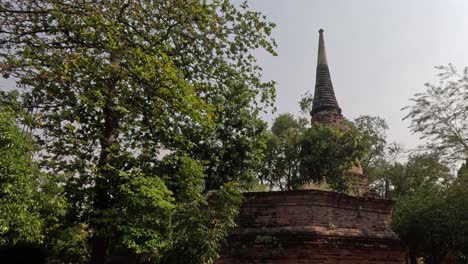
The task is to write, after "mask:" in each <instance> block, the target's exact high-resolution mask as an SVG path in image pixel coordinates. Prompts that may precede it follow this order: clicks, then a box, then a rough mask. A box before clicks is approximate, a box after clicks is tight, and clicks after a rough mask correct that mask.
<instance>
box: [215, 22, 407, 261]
mask: <svg viewBox="0 0 468 264" xmlns="http://www.w3.org/2000/svg"><path fill="white" fill-rule="evenodd" d="M311 117H312V125H314V124H321V125H330V126H335V127H338V128H339V129H347V128H346V126H345V124H344V118H343V115H342V110H341V108H340V107H339V105H338V102H337V100H336V97H335V92H334V89H333V84H332V81H331V77H330V70H329V67H328V62H327V55H326V49H325V41H324V36H323V30H322V29H320V31H319V48H318V59H317V72H316V84H315V93H314V101H313V107H312V111H311ZM352 172H353V173H355V174H356V175H357V177H358V179H359V180H358V184H357V188H359V189H360V190H362V191H363V192H366V191H367V189H368V183H367V178H366V177H365V176H364V175H363V173H362V169H361V167H360V166H355V167H353V169H352ZM244 196H245V201H244V203H243V205H242V206H241V208H240V213H239V216H238V219H237V221H236V222H237V227H236V228H235V229H234V230H232V231H231V233H230V235H229V237H228V239H227V244H226V245H225V246H224V247H223V249H222V251H221V256H220V258H219V260H218V261H217V262H216V263H217V264H257V263H258V264H260V263H262V264H293V263H294V264H302V263H308V264H315V263H317V264H318V263H321V264H332V263H342V264H345V263H346V264H348V263H349V264H354V263H355V264H357V263H375V264H383V263H388V264H393V263H395V264H396V263H398V264H401V263H404V261H405V256H406V247H405V246H404V245H403V244H402V242H401V240H400V239H399V238H398V236H397V235H396V234H395V233H394V232H393V231H392V230H391V219H392V211H393V204H394V203H393V201H391V200H386V199H379V198H375V197H371V196H366V195H363V196H359V197H358V196H350V195H347V194H343V193H337V192H329V191H319V190H295V191H281V192H280V191H277V192H252V193H245V194H244Z"/></svg>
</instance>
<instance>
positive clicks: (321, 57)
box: [311, 29, 341, 116]
mask: <svg viewBox="0 0 468 264" xmlns="http://www.w3.org/2000/svg"><path fill="white" fill-rule="evenodd" d="M319 34H320V36H319V48H318V56H317V74H316V80H315V93H314V102H313V105H312V111H311V115H312V116H314V115H315V114H317V113H319V112H328V113H337V114H341V108H340V107H339V106H338V102H337V101H336V97H335V92H334V91H333V84H332V81H331V77H330V71H329V69H328V62H327V52H326V49H325V40H324V38H323V29H320V30H319Z"/></svg>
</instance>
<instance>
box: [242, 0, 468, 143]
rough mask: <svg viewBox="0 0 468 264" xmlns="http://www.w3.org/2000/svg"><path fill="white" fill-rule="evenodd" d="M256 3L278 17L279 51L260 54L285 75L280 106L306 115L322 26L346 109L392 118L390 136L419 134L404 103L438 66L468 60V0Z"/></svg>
mask: <svg viewBox="0 0 468 264" xmlns="http://www.w3.org/2000/svg"><path fill="white" fill-rule="evenodd" d="M250 7H251V8H253V9H255V10H258V11H261V12H262V13H264V14H266V15H267V17H268V19H269V20H270V21H273V22H275V23H276V24H277V27H276V29H275V30H274V37H275V38H276V40H277V42H278V53H279V56H278V57H271V56H268V55H266V54H265V53H259V54H257V57H258V60H259V62H260V64H261V65H262V67H263V69H264V78H265V79H266V80H270V79H272V80H275V81H277V82H278V86H277V100H276V107H277V109H278V112H277V113H276V114H279V113H283V112H291V113H295V114H297V115H299V106H298V101H299V99H300V98H301V95H302V94H304V93H305V92H306V91H311V92H312V93H313V89H314V85H315V67H316V60H317V48H318V29H319V28H323V29H324V30H325V32H324V34H325V45H326V48H327V57H328V64H329V67H330V72H331V76H332V81H333V85H334V88H335V94H336V97H337V100H338V103H339V104H340V107H341V108H342V109H343V114H344V115H345V116H346V117H348V118H350V119H352V118H355V117H357V116H359V115H361V114H369V115H377V116H381V117H383V118H385V119H386V120H387V123H388V124H389V127H390V129H389V132H388V136H389V141H397V142H399V143H402V144H403V145H405V146H406V147H408V148H412V147H415V146H416V145H418V142H419V140H418V137H417V136H415V135H411V133H410V132H409V129H408V128H407V126H408V123H409V122H408V121H402V118H403V117H404V116H405V113H404V112H402V111H400V109H401V108H402V107H404V106H406V105H408V104H410V101H409V99H410V98H411V97H412V95H413V94H414V93H416V92H421V91H423V89H424V83H427V82H437V80H438V79H437V78H436V77H435V75H436V74H437V71H436V70H435V69H434V66H437V65H447V64H448V63H453V64H454V65H455V66H456V67H457V68H459V69H463V67H465V66H468V1H466V0H411V1H409V0H398V1H396V0H392V1H385V0H326V1H318V0H252V1H250ZM276 114H275V115H276ZM266 119H268V120H271V119H272V116H271V115H268V116H266Z"/></svg>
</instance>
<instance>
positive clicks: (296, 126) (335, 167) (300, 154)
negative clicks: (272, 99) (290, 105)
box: [259, 114, 370, 192]
mask: <svg viewBox="0 0 468 264" xmlns="http://www.w3.org/2000/svg"><path fill="white" fill-rule="evenodd" d="M307 124H308V121H306V120H305V119H295V118H294V117H293V116H292V115H291V114H282V115H279V116H278V117H277V118H276V119H275V120H274V122H273V125H272V127H271V132H270V133H269V134H268V140H267V154H266V157H265V160H264V167H263V169H262V170H261V171H260V173H259V179H260V181H261V182H262V183H263V184H268V185H269V186H270V188H275V187H277V188H279V189H280V190H292V189H302V188H308V186H309V187H310V186H311V185H314V184H315V185H317V184H326V185H327V186H329V188H331V189H333V190H337V191H342V192H346V191H350V190H351V187H352V184H353V182H354V181H355V180H356V179H355V176H353V175H352V174H350V173H348V171H349V170H350V169H351V167H352V166H353V165H357V161H358V160H360V159H361V158H362V157H364V155H365V153H367V151H368V148H369V147H368V146H369V145H370V142H369V140H368V139H367V138H366V136H365V134H363V133H360V132H358V131H357V130H356V129H354V126H352V125H351V124H350V125H349V129H344V130H340V129H338V128H335V127H331V126H323V125H320V124H313V125H312V126H311V127H307Z"/></svg>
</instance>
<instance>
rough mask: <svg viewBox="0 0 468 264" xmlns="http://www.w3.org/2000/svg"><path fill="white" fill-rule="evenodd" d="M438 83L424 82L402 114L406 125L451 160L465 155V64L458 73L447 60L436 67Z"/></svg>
mask: <svg viewBox="0 0 468 264" xmlns="http://www.w3.org/2000/svg"><path fill="white" fill-rule="evenodd" d="M436 68H437V69H438V70H439V71H440V73H439V74H438V76H439V77H440V83H438V84H430V83H427V84H426V85H425V86H426V89H425V91H423V92H421V93H417V94H415V95H414V97H413V98H412V99H411V100H412V101H413V102H414V104H413V105H411V106H407V107H405V108H404V109H406V110H408V111H409V112H408V115H407V116H406V117H405V119H406V118H409V119H410V120H411V125H410V128H411V130H412V131H413V132H418V133H420V134H421V136H422V138H425V139H427V140H428V142H427V143H428V146H429V147H430V149H432V150H433V151H438V152H440V153H441V154H444V156H445V157H446V158H449V159H451V160H465V159H467V158H468V68H465V69H464V70H463V72H462V73H460V72H458V71H457V70H456V69H455V67H454V66H453V65H451V64H449V65H448V66H439V67H436Z"/></svg>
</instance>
